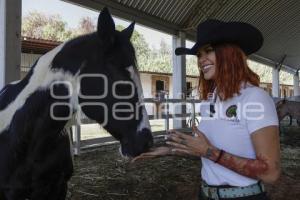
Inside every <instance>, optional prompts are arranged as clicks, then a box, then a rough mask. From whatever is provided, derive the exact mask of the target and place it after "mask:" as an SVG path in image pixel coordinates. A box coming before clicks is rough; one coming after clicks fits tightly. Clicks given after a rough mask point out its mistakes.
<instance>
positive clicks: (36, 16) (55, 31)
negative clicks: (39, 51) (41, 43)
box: [22, 11, 73, 41]
mask: <svg viewBox="0 0 300 200" xmlns="http://www.w3.org/2000/svg"><path fill="white" fill-rule="evenodd" d="M22 21H23V22H22V35H23V36H27V37H32V38H40V39H48V40H55V41H64V40H66V39H69V38H71V37H72V36H73V33H72V31H71V30H68V29H67V23H66V22H64V21H63V20H62V18H61V16H60V15H45V14H43V13H40V12H37V11H32V12H29V13H28V14H27V15H26V16H25V17H24V18H23V19H22Z"/></svg>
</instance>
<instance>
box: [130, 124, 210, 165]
mask: <svg viewBox="0 0 300 200" xmlns="http://www.w3.org/2000/svg"><path fill="white" fill-rule="evenodd" d="M166 144H167V145H168V146H161V147H156V148H152V149H151V150H150V151H149V152H146V153H143V154H141V155H139V156H137V157H135V158H134V159H133V160H132V162H135V161H137V160H144V159H148V158H157V157H162V156H170V155H177V156H190V157H197V158H200V157H204V156H206V154H207V149H208V148H209V147H212V145H211V144H210V142H209V141H208V139H207V138H206V136H205V135H204V134H203V133H202V132H201V131H200V130H198V128H197V127H195V126H194V127H193V136H192V135H187V134H184V133H181V132H178V131H175V130H171V131H169V134H168V135H167V142H166Z"/></svg>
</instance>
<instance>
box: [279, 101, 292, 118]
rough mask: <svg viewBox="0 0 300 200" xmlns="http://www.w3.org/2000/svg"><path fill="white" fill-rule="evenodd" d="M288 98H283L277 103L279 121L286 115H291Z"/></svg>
mask: <svg viewBox="0 0 300 200" xmlns="http://www.w3.org/2000/svg"><path fill="white" fill-rule="evenodd" d="M286 103H287V100H286V99H282V100H280V101H278V102H277V103H276V111H277V116H278V119H279V121H281V120H282V119H283V118H284V117H285V116H287V115H289V111H288V107H287V104H286Z"/></svg>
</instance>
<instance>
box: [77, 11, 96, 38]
mask: <svg viewBox="0 0 300 200" xmlns="http://www.w3.org/2000/svg"><path fill="white" fill-rule="evenodd" d="M94 31H96V21H95V20H93V19H92V18H91V17H89V16H86V17H82V18H81V19H80V20H79V24H78V26H77V29H76V30H74V34H75V35H84V34H88V33H92V32H94Z"/></svg>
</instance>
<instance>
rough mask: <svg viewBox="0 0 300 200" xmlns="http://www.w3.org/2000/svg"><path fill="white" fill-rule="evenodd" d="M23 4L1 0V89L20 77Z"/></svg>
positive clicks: (17, 1) (16, 1) (15, 0)
mask: <svg viewBox="0 0 300 200" xmlns="http://www.w3.org/2000/svg"><path fill="white" fill-rule="evenodd" d="M21 6H22V2H21V1H19V0H0V90H1V89H2V88H3V86H4V85H6V84H7V83H9V82H11V81H15V80H19V79H20V63H21V38H20V37H21Z"/></svg>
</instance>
